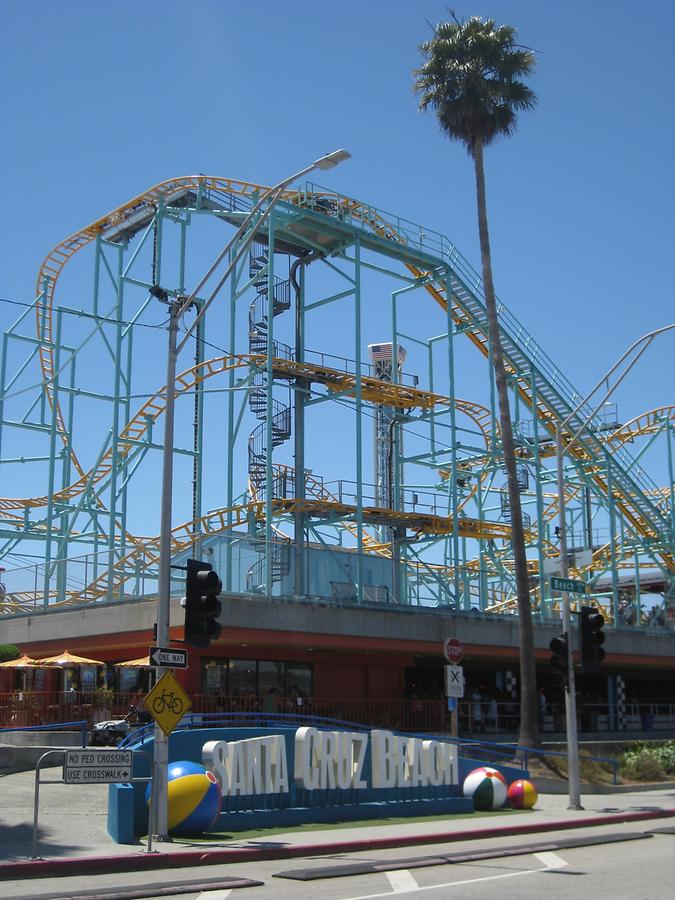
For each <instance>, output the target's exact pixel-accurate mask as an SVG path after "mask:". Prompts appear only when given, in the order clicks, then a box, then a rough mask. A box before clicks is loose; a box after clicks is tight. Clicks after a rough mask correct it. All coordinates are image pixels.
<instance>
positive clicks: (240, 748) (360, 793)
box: [108, 726, 526, 843]
mask: <svg viewBox="0 0 675 900" xmlns="http://www.w3.org/2000/svg"><path fill="white" fill-rule="evenodd" d="M151 744H152V740H151V739H147V740H145V741H144V743H143V744H142V745H137V746H136V747H134V749H135V750H142V751H144V752H143V753H142V754H141V753H135V754H134V775H135V776H137V777H138V776H142V775H146V774H149V771H144V767H145V766H147V762H146V760H148V759H149V758H151V756H152V753H151ZM148 754H149V756H148ZM169 756H170V760H171V761H175V760H192V761H193V762H196V763H200V764H202V765H203V766H204V767H205V768H206V769H208V770H209V771H210V772H212V773H213V775H214V776H215V778H216V780H217V782H218V784H219V787H220V790H221V792H222V795H223V808H222V813H221V815H220V817H219V819H218V820H217V822H216V823H215V825H214V826H213V829H212V830H214V831H219V830H222V829H227V830H231V831H235V830H240V829H246V828H264V827H273V826H276V825H282V826H283V825H297V824H303V823H311V822H317V823H318V822H333V821H345V820H356V819H373V818H380V817H389V816H406V815H408V816H419V815H438V814H443V813H447V814H452V813H460V812H461V813H467V812H472V811H473V801H472V800H470V799H465V798H464V797H463V796H462V791H461V784H462V782H463V779H464V778H465V777H466V775H467V774H468V773H469V772H470V771H471V770H472V769H473V768H475V767H476V766H477V765H481V761H480V760H476V759H469V758H465V757H461V756H459V755H458V752H457V746H456V745H455V744H453V743H451V742H449V741H444V740H442V739H440V738H439V739H434V738H432V737H429V736H415V735H408V734H395V733H394V732H391V731H386V730H382V729H373V730H371V731H347V730H331V729H324V728H316V727H308V726H302V727H270V728H193V729H190V730H186V731H178V732H174V733H173V734H172V735H171V738H170V742H169ZM498 768H501V769H502V770H503V771H504V774H506V775H508V780H509V781H512V780H514V779H516V778H520V777H526V773H525V772H523V771H522V770H520V769H516V768H512V767H504V766H498ZM108 831H109V832H110V834H111V835H112V836H113V838H114V839H115V840H117V841H119V842H120V843H126V842H132V841H134V840H135V835H138V834H144V833H146V831H147V807H146V804H145V798H144V792H143V789H142V786H140V785H137V784H128V785H111V787H110V803H109V813H108Z"/></svg>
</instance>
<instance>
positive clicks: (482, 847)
mask: <svg viewBox="0 0 675 900" xmlns="http://www.w3.org/2000/svg"><path fill="white" fill-rule="evenodd" d="M659 829H664V831H665V833H654V832H658V831H659ZM579 844H581V846H573V845H579ZM442 855H449V856H450V857H451V858H454V860H455V861H451V862H448V861H447V860H444V859H439V856H442ZM480 855H483V858H476V857H477V856H480ZM462 858H463V860H464V861H461V859H462ZM120 862H121V861H120ZM363 869H366V870H367V871H365V872H364V871H363ZM344 872H347V873H348V874H346V875H345V874H343V873H344ZM280 876H285V877H280ZM289 876H290V877H289ZM314 876H320V877H318V878H317V877H314ZM308 878H309V879H310V880H306V879H308ZM247 884H248V886H246V885H247ZM674 884H675V826H673V820H672V819H664V820H657V821H653V822H644V823H626V824H625V825H615V826H607V827H602V828H590V829H583V830H580V831H579V832H574V833H573V834H570V832H569V831H565V832H559V833H546V834H541V835H532V836H530V837H529V838H523V837H518V838H516V837H513V836H504V837H501V838H494V839H491V840H489V841H485V840H482V841H463V842H462V843H461V845H460V844H457V843H456V844H454V845H453V844H443V845H439V844H432V845H429V846H424V847H414V848H399V849H396V850H383V851H379V852H368V853H352V854H342V855H333V856H325V857H312V858H310V859H293V860H288V861H266V862H255V863H247V864H234V865H229V866H205V867H201V868H200V867H197V868H191V869H187V868H181V869H174V870H164V871H154V872H145V873H125V872H119V873H117V874H106V875H104V874H98V875H90V876H79V877H73V876H69V877H67V878H60V879H57V878H49V879H39V880H32V881H27V880H24V881H22V882H4V883H3V884H2V885H1V888H2V896H3V898H4V900H12V898H22V900H29V898H30V900H38V898H39V900H59V898H66V897H67V898H77V900H84V898H85V897H87V898H90V900H93V898H97V900H98V898H100V900H136V898H159V897H162V898H166V897H169V898H182V900H226V898H229V900H235V898H237V897H239V896H241V897H242V900H244V898H246V900H317V898H320V900H371V898H372V900H375V898H384V897H398V896H409V897H421V898H428V900H441V898H443V900H448V898H458V900H461V898H467V900H469V898H479V897H480V898H484V897H485V896H486V895H487V896H495V895H496V894H497V893H498V895H499V898H500V900H509V898H511V897H513V898H518V900H527V898H530V897H532V898H537V900H541V897H542V896H546V895H550V894H549V892H555V893H554V895H559V896H563V897H564V898H565V900H576V898H579V900H582V898H583V900H589V898H593V900H622V898H627V900H628V898H630V900H641V898H644V900H666V898H667V900H671V898H672V896H673V890H674V888H673V885H674Z"/></svg>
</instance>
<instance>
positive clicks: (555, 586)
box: [551, 578, 586, 594]
mask: <svg viewBox="0 0 675 900" xmlns="http://www.w3.org/2000/svg"><path fill="white" fill-rule="evenodd" d="M551 590H552V591H567V592H568V593H570V594H585V593H586V582H585V581H577V580H576V579H575V578H551Z"/></svg>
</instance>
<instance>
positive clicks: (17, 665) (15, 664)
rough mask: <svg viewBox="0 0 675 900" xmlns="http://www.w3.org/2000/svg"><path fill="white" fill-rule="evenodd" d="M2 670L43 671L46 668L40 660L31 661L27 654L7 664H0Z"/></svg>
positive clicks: (8, 661)
mask: <svg viewBox="0 0 675 900" xmlns="http://www.w3.org/2000/svg"><path fill="white" fill-rule="evenodd" d="M0 668H3V669H45V668H47V666H45V665H44V663H43V662H42V661H41V660H37V659H31V658H30V656H28V654H27V653H24V655H23V656H19V657H17V659H9V660H7V662H4V663H0Z"/></svg>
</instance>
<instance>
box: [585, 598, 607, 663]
mask: <svg viewBox="0 0 675 900" xmlns="http://www.w3.org/2000/svg"><path fill="white" fill-rule="evenodd" d="M604 624H605V620H604V618H603V616H602V615H601V614H600V613H599V612H598V611H597V609H595V608H594V607H592V606H582V607H581V667H582V669H586V670H587V671H589V672H592V671H597V670H598V669H599V667H600V663H601V662H602V661H603V659H604V658H605V651H604V649H603V647H602V645H603V644H604V643H605V635H604V634H603V631H602V626H603V625H604Z"/></svg>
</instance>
